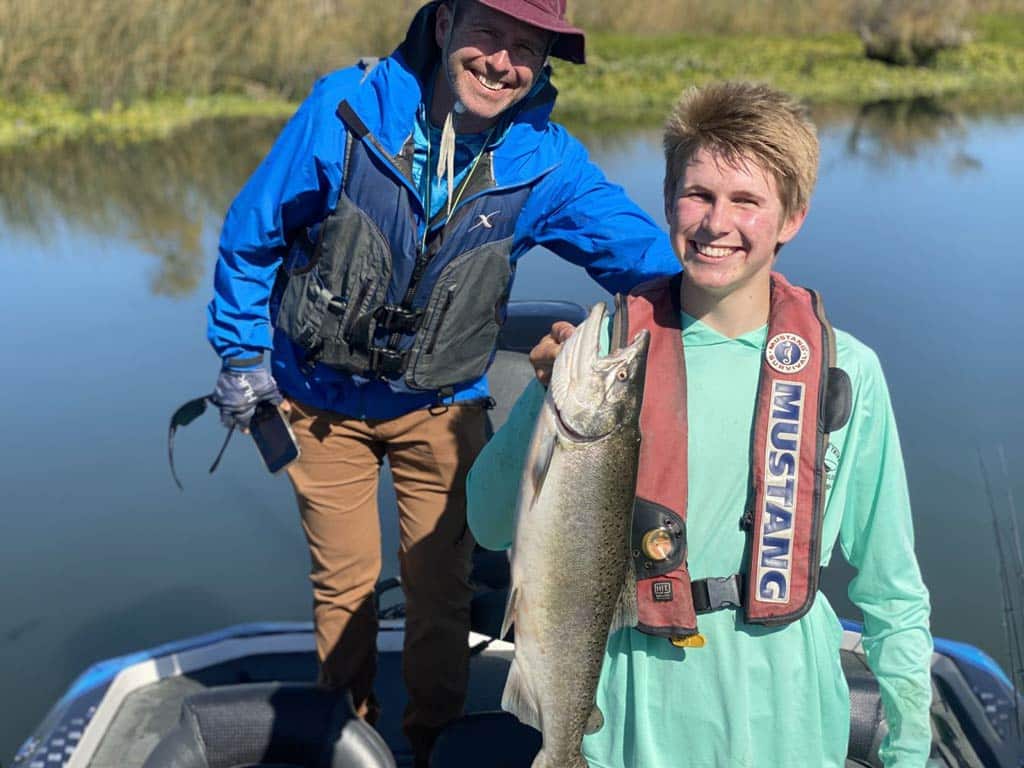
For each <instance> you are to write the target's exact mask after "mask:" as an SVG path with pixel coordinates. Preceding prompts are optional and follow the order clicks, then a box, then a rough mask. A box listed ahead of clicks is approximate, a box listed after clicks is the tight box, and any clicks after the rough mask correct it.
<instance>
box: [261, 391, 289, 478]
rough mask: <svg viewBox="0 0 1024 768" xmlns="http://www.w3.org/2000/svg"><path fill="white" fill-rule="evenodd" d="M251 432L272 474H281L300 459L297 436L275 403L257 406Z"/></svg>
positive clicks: (263, 402) (267, 402) (265, 401)
mask: <svg viewBox="0 0 1024 768" xmlns="http://www.w3.org/2000/svg"><path fill="white" fill-rule="evenodd" d="M249 431H250V432H252V438H253V440H255V441H256V447H257V448H258V449H259V452H260V456H261V457H263V463H264V464H266V465H267V469H268V470H269V471H270V472H271V474H276V473H278V472H280V471H281V470H282V469H284V468H285V467H287V466H288V465H289V464H291V463H292V462H293V461H295V460H296V459H297V458H299V444H298V443H297V442H295V434H294V433H293V432H292V428H291V426H290V425H289V424H288V422H287V421H286V420H285V418H284V414H282V413H281V411H280V409H278V407H277V406H276V405H274V404H273V403H271V402H269V401H267V400H264V401H262V402H260V403H257V404H256V410H255V412H254V413H253V416H252V421H251V422H250V423H249Z"/></svg>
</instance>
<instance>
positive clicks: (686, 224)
mask: <svg viewBox="0 0 1024 768" xmlns="http://www.w3.org/2000/svg"><path fill="white" fill-rule="evenodd" d="M664 146H665V160H666V176H665V187H664V191H665V213H666V216H667V218H668V222H669V225H670V238H671V240H672V243H673V246H674V248H675V251H676V254H677V256H678V258H679V260H680V262H681V263H682V265H683V273H682V275H681V276H678V277H676V278H671V279H664V280H660V281H656V282H654V283H652V284H649V285H646V286H641V287H640V288H638V289H636V290H634V291H633V292H632V293H631V294H630V295H629V297H627V299H626V300H625V302H623V309H622V310H620V311H625V312H627V322H626V323H624V324H623V326H624V327H627V328H628V333H627V335H626V336H625V337H624V339H618V340H615V343H621V342H622V341H624V340H625V339H628V338H631V337H632V336H633V335H635V334H636V333H637V332H638V331H639V330H640V329H641V328H646V329H648V330H649V331H650V332H651V347H650V353H649V358H648V362H647V390H646V394H645V399H644V406H643V411H642V415H641V428H642V431H643V436H644V437H643V443H642V447H641V457H640V470H639V472H638V478H637V502H636V505H635V509H634V525H633V530H634V545H633V546H634V559H635V564H636V569H637V573H638V576H639V577H640V580H639V581H638V588H637V597H638V602H639V606H640V625H639V626H638V627H637V628H635V629H625V630H621V631H619V632H616V633H615V634H613V635H612V636H611V637H610V638H609V640H608V646H607V653H606V657H605V662H604V667H603V670H602V676H601V682H600V685H599V688H598V692H597V705H598V707H599V708H600V709H601V711H602V712H603V714H604V721H605V725H604V727H603V728H602V729H601V730H599V731H597V732H596V733H594V734H592V735H589V736H587V737H586V738H585V739H584V754H585V756H586V758H587V760H588V762H589V763H590V765H591V766H592V768H633V767H634V766H643V768H687V767H689V766H692V767H694V768H696V767H697V766H700V767H701V768H708V767H711V766H715V767H718V766H735V767H736V768H739V767H740V766H743V768H754V767H756V766H764V767H765V768H776V766H808V767H810V766H814V768H819V767H820V766H830V767H832V766H834V767H835V768H842V767H843V766H844V765H845V756H846V749H847V743H848V738H849V725H850V712H849V706H850V705H849V694H848V690H847V687H846V682H845V678H844V676H843V671H842V668H841V666H840V661H839V646H840V639H841V637H842V631H841V628H840V625H839V621H838V619H837V618H836V615H835V613H834V612H833V610H832V607H831V606H830V605H829V603H828V600H827V599H826V598H825V596H824V595H822V594H820V593H818V592H817V583H818V578H817V577H818V570H819V567H821V566H824V565H826V564H827V563H828V561H829V558H830V557H831V553H832V549H833V547H834V545H835V543H836V542H837V540H838V542H839V545H840V548H841V550H842V552H843V555H844V556H845V557H846V559H847V560H848V561H849V562H850V563H851V564H852V565H853V566H854V567H855V568H856V569H857V571H858V572H857V575H856V576H855V578H854V579H853V581H852V582H851V584H850V587H849V594H850V597H851V598H852V600H853V601H854V602H855V603H856V604H857V606H858V607H859V608H860V609H861V610H862V611H863V614H864V634H863V643H864V649H865V651H866V654H867V659H868V663H869V664H870V666H871V668H872V670H873V671H874V673H875V675H876V676H877V678H878V682H879V685H880V687H881V692H882V700H883V703H884V707H885V714H886V717H887V720H888V724H889V733H888V735H887V736H886V738H885V740H884V741H883V743H882V745H881V749H880V753H881V757H882V759H883V761H884V763H885V765H886V766H888V768H896V767H897V766H898V767H899V768H923V766H924V765H925V763H926V761H927V758H928V754H929V750H930V744H931V730H930V723H929V704H930V700H931V683H930V674H929V667H930V661H931V652H932V640H931V635H930V632H929V628H928V617H929V601H928V593H927V591H926V589H925V587H924V585H923V584H922V582H921V576H920V573H919V569H918V566H917V561H916V558H915V555H914V544H913V531H912V524H911V514H910V505H909V500H908V494H907V486H906V479H905V475H904V469H903V461H902V457H901V455H900V447H899V440H898V437H897V434H896V425H895V421H894V418H893V414H892V409H891V406H890V401H889V395H888V391H887V389H886V384H885V380H884V378H883V375H882V371H881V367H880V365H879V362H878V358H877V357H876V355H875V354H874V352H872V351H871V350H870V349H869V348H868V347H866V346H865V345H864V344H862V343H861V342H859V341H857V340H856V339H855V338H854V337H853V336H851V335H849V334H847V333H844V332H842V331H835V332H834V334H833V330H832V328H831V327H830V326H829V324H828V321H827V319H826V318H825V316H824V312H823V310H822V306H821V302H820V299H819V298H818V297H817V295H816V294H813V293H812V292H810V291H807V290H805V289H802V288H797V287H794V286H791V285H790V284H789V283H788V282H787V281H786V280H785V278H784V277H783V276H782V275H781V274H779V273H777V272H773V268H774V266H775V263H776V259H777V256H778V253H779V249H780V248H781V247H782V245H783V244H785V243H787V242H789V241H790V240H791V239H792V238H793V237H794V236H795V235H796V234H797V232H798V231H799V229H800V226H801V225H802V223H803V221H804V217H805V216H806V214H807V208H808V202H809V199H810V195H811V191H812V189H813V186H814V182H815V178H816V175H817V166H818V152H819V148H818V141H817V137H816V134H815V129H814V126H813V125H812V124H811V123H810V122H809V120H808V119H807V117H806V116H805V114H804V112H803V110H802V109H801V108H800V107H799V105H798V104H797V103H796V102H794V101H793V100H792V99H791V98H790V97H788V96H787V95H785V94H783V93H779V92H777V91H774V90H771V89H769V88H767V87H764V86H759V85H751V84H746V83H722V84H717V85H711V86H708V87H705V88H703V89H700V90H691V91H689V92H688V93H686V94H685V95H684V96H683V98H682V99H681V100H680V102H679V103H678V104H677V105H676V107H675V109H674V111H673V113H672V115H671V117H670V119H669V122H668V125H667V127H666V130H665V136H664ZM548 343H549V345H552V340H551V339H550V338H549V339H548ZM609 343H611V341H610V342H609ZM684 350H685V351H684ZM540 357H543V355H538V358H540ZM542 398H543V389H542V388H541V386H540V385H539V384H536V383H535V384H532V385H531V386H530V387H529V388H528V389H527V391H526V392H525V393H524V395H523V396H522V397H521V398H520V400H519V401H518V402H517V404H516V406H515V408H514V410H513V412H512V414H511V415H510V417H509V419H508V421H507V422H506V424H505V426H504V427H503V428H502V429H501V430H499V432H498V434H497V435H496V436H495V437H494V438H493V439H492V440H491V442H490V443H489V444H488V445H487V447H486V448H485V449H484V451H483V453H481V455H480V456H479V458H478V460H477V461H476V463H475V464H474V466H473V469H472V471H471V473H470V477H469V481H468V498H469V524H470V528H471V530H472V531H473V533H474V535H475V536H476V538H477V540H478V541H479V542H480V543H481V544H482V545H483V546H485V547H488V548H491V549H501V548H505V547H508V546H509V543H510V542H511V541H512V539H513V535H514V526H515V521H514V519H513V517H514V512H513V510H514V508H515V497H516V491H517V482H518V478H519V477H520V475H521V468H522V466H523V462H524V458H525V452H526V446H527V444H528V441H529V437H530V432H531V430H532V426H533V422H534V419H535V417H536V414H537V412H538V410H539V408H540V404H541V402H542ZM566 567H567V568H571V567H572V564H571V563H567V564H566Z"/></svg>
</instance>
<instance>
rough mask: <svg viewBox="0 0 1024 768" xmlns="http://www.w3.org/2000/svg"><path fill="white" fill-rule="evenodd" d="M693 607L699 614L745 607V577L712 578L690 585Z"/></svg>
mask: <svg viewBox="0 0 1024 768" xmlns="http://www.w3.org/2000/svg"><path fill="white" fill-rule="evenodd" d="M690 591H691V593H692V594H693V607H694V610H695V611H696V612H697V613H711V612H712V611H720V610H722V609H723V608H740V607H742V605H743V576H742V575H741V574H739V573H734V574H733V575H732V576H711V577H709V578H707V579H697V580H696V581H694V582H692V584H691V585H690Z"/></svg>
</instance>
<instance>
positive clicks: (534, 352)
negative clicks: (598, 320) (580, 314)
mask: <svg viewBox="0 0 1024 768" xmlns="http://www.w3.org/2000/svg"><path fill="white" fill-rule="evenodd" d="M575 332H576V326H574V325H573V324H572V323H567V322H565V321H564V320H559V321H558V322H557V323H555V324H554V325H552V326H551V333H549V334H548V335H546V336H545V337H544V338H542V339H541V340H540V341H538V342H537V346H535V347H534V348H533V349H531V350H530V364H531V365H532V366H533V372H534V373H535V374H536V375H537V381H539V382H540V383H541V384H543V385H544V386H545V387H546V386H547V385H548V384H549V383H550V381H551V368H552V367H553V366H554V364H555V358H556V357H558V353H559V351H560V350H561V349H562V345H563V344H564V343H565V342H566V341H568V339H569V337H570V336H572V335H573V334H574V333H575Z"/></svg>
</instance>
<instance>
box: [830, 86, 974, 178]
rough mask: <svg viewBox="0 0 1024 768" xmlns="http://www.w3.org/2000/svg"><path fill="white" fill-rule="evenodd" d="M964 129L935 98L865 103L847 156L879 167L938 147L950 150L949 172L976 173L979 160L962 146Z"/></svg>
mask: <svg viewBox="0 0 1024 768" xmlns="http://www.w3.org/2000/svg"><path fill="white" fill-rule="evenodd" d="M966 137H967V126H966V125H965V122H964V120H963V118H962V117H961V116H960V114H959V113H957V112H955V111H953V110H952V109H949V108H948V107H945V106H943V105H942V104H941V103H939V102H937V101H935V100H934V99H927V98H918V99H909V100H900V101H897V100H883V101H875V102H871V103H868V104H864V105H863V106H861V108H860V109H859V110H858V112H857V114H856V116H855V117H854V119H853V121H852V125H851V127H850V132H849V134H848V136H847V139H846V153H847V154H848V155H849V156H851V157H858V158H861V159H863V160H866V161H867V162H869V163H871V164H873V165H875V166H878V167H882V168H885V167H888V166H889V165H891V164H892V162H893V160H894V159H913V158H916V157H918V156H919V155H920V153H921V152H924V151H932V150H934V149H935V148H937V147H939V146H945V147H949V148H950V149H951V152H950V155H949V161H948V162H949V169H950V170H951V171H953V172H958V173H959V172H968V171H976V170H979V169H980V168H981V163H980V161H979V160H978V159H977V158H975V157H973V156H971V155H970V154H968V153H967V152H966V151H965V150H964V148H963V146H964V143H965V141H966Z"/></svg>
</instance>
